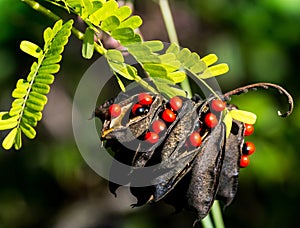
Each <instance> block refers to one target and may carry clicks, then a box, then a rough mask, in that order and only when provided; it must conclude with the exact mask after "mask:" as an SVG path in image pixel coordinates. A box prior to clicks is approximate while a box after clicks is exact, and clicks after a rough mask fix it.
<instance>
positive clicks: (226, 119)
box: [223, 112, 232, 138]
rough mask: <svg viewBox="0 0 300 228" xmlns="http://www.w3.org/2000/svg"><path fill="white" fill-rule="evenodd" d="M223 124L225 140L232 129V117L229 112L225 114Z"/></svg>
mask: <svg viewBox="0 0 300 228" xmlns="http://www.w3.org/2000/svg"><path fill="white" fill-rule="evenodd" d="M223 122H224V123H225V126H226V138H228V136H229V135H230V131H231V127H232V116H231V114H230V112H227V113H226V115H225V117H224V119H223Z"/></svg>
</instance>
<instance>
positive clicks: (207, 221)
mask: <svg viewBox="0 0 300 228" xmlns="http://www.w3.org/2000/svg"><path fill="white" fill-rule="evenodd" d="M201 224H202V226H203V227H204V228H214V226H213V223H212V221H211V218H210V215H209V214H208V215H207V216H206V217H205V218H204V219H202V220H201Z"/></svg>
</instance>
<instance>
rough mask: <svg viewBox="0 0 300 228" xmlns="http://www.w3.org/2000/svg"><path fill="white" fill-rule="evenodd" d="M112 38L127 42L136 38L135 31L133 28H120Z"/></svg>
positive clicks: (113, 32) (114, 32) (112, 33)
mask: <svg viewBox="0 0 300 228" xmlns="http://www.w3.org/2000/svg"><path fill="white" fill-rule="evenodd" d="M111 36H112V37H113V38H115V39H116V40H123V39H125V40H127V39H130V38H133V37H134V31H133V29H132V28H129V27H126V28H118V29H116V30H114V31H112V32H111Z"/></svg>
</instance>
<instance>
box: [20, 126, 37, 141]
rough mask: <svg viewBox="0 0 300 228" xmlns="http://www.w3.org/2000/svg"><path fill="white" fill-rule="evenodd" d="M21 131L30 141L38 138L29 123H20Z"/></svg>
mask: <svg viewBox="0 0 300 228" xmlns="http://www.w3.org/2000/svg"><path fill="white" fill-rule="evenodd" d="M20 128H21V131H22V132H23V133H24V134H25V135H26V136H27V138H29V139H34V138H35V136H36V131H35V130H34V128H33V127H32V126H30V125H29V124H27V123H24V122H21V123H20Z"/></svg>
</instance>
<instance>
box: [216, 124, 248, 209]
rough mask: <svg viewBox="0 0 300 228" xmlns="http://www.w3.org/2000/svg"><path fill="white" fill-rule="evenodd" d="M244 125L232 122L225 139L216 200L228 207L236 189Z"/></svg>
mask: <svg viewBox="0 0 300 228" xmlns="http://www.w3.org/2000/svg"><path fill="white" fill-rule="evenodd" d="M243 132H244V124H243V123H242V122H239V121H235V120H233V123H232V128H231V132H230V134H229V136H228V138H226V142H225V155H224V162H223V166H222V170H221V176H220V183H219V189H218V193H217V198H218V199H220V200H222V201H223V202H224V203H225V206H228V205H229V204H230V203H231V202H232V200H233V198H234V197H235V194H236V192H237V187H238V177H239V169H240V167H239V162H240V158H241V155H242V147H243V143H244V135H243Z"/></svg>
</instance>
